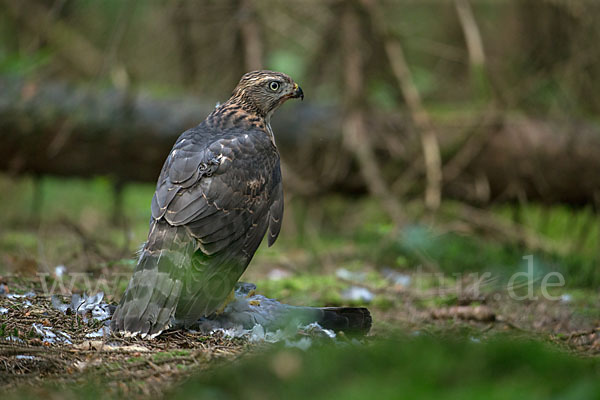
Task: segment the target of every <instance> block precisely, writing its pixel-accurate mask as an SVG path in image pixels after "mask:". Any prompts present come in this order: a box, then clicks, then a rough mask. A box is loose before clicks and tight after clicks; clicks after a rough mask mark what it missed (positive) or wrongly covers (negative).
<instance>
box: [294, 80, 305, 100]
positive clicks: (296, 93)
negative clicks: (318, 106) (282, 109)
mask: <svg viewBox="0 0 600 400" xmlns="http://www.w3.org/2000/svg"><path fill="white" fill-rule="evenodd" d="M291 97H292V98H294V99H297V98H300V100H304V92H303V91H302V88H301V87H300V86H298V84H297V83H294V92H293V93H292V96H291Z"/></svg>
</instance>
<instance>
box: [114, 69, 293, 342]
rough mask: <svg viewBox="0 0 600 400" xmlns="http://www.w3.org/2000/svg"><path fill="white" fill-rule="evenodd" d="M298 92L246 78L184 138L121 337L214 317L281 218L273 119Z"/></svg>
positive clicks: (159, 201)
mask: <svg viewBox="0 0 600 400" xmlns="http://www.w3.org/2000/svg"><path fill="white" fill-rule="evenodd" d="M298 97H303V93H302V89H300V87H298V85H297V84H295V83H294V82H293V80H292V79H291V78H290V77H289V76H287V75H285V74H282V73H279V72H273V71H254V72H250V73H247V74H245V75H244V76H243V77H242V78H241V80H240V82H239V84H238V85H237V86H236V88H235V89H234V91H233V94H232V96H231V98H230V99H229V100H228V101H227V102H225V103H224V104H222V105H221V106H219V107H217V108H216V109H215V110H214V111H213V112H212V113H211V114H210V115H209V116H208V117H207V118H206V119H205V120H204V121H203V122H202V123H201V124H200V125H198V126H196V127H194V128H192V129H190V130H188V131H186V132H184V133H183V134H182V135H181V136H180V137H179V139H178V140H177V142H176V143H175V145H174V146H173V150H172V151H171V153H170V154H169V156H168V158H167V160H166V162H165V164H164V166H163V169H162V172H161V174H160V177H159V179H158V184H157V186H156V192H155V194H154V197H153V199H152V218H151V221H150V232H149V234H148V240H147V242H146V243H145V245H144V247H143V249H142V251H141V255H140V258H139V261H138V264H137V267H136V269H135V271H134V274H133V276H132V278H131V280H130V282H129V285H128V288H127V290H126V292H125V294H124V296H123V299H122V300H121V303H120V304H119V306H118V308H117V310H116V311H115V314H114V316H113V319H112V322H111V327H112V328H113V329H114V330H118V331H128V332H137V333H141V334H146V333H148V334H155V333H158V332H160V331H162V330H163V329H165V328H166V327H168V326H169V325H170V324H171V323H172V322H173V321H174V320H177V321H179V322H182V323H183V324H184V325H188V324H190V323H193V322H195V321H196V320H197V319H198V318H200V317H202V316H205V315H209V314H210V313H212V312H214V311H215V310H216V309H217V308H218V307H219V306H220V305H221V304H222V303H223V301H224V300H225V299H226V297H227V296H228V295H229V293H230V292H231V290H232V289H233V287H234V285H235V283H236V282H237V280H238V279H239V277H240V275H241V274H242V273H243V272H244V270H245V269H246V267H247V266H248V263H249V262H250V260H251V259H252V256H253V255H254V252H255V251H256V249H257V248H258V246H259V244H260V242H261V241H262V238H263V237H264V235H265V233H266V232H267V231H268V243H269V245H271V244H273V243H274V242H275V239H276V238H277V235H278V234H279V230H280V228H281V220H282V216H283V191H282V184H281V171H280V167H279V153H278V151H277V147H276V146H275V140H274V137H273V132H272V130H271V126H270V119H271V115H272V114H273V112H274V111H275V110H276V109H277V108H278V107H279V106H280V105H281V104H283V103H284V102H285V101H286V100H287V99H290V98H298Z"/></svg>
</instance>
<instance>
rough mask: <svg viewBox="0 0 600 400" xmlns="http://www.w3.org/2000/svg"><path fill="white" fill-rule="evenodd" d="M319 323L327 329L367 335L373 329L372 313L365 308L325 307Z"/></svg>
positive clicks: (321, 309)
mask: <svg viewBox="0 0 600 400" xmlns="http://www.w3.org/2000/svg"><path fill="white" fill-rule="evenodd" d="M316 310H318V311H319V312H320V313H321V314H320V317H318V319H317V321H316V322H318V323H319V325H321V326H322V327H323V328H325V329H331V330H332V331H335V332H339V331H343V332H344V333H348V334H360V335H365V334H367V333H368V332H369V330H370V329H371V324H372V319H371V313H370V312H369V310H368V309H366V308H364V307H323V308H317V309H316Z"/></svg>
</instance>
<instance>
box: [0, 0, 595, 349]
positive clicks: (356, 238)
mask: <svg viewBox="0 0 600 400" xmlns="http://www.w3.org/2000/svg"><path fill="white" fill-rule="evenodd" d="M599 18H600V2H597V1H593V0H589V1H585V0H582V1H569V0H514V1H509V0H504V1H501V0H497V1H495V0H447V1H444V0H438V1H417V0H414V1H411V0H403V1H391V0H382V1H376V0H348V1H342V0H328V1H317V0H300V1H283V0H280V1H278V0H265V1H259V0H222V1H192V0H161V1H159V0H155V1H137V0H103V1H92V0H77V1H76V0H0V130H1V136H0V202H1V204H2V213H1V214H0V275H2V274H5V275H6V276H18V277H22V276H28V275H29V276H35V273H36V272H47V273H49V274H50V275H53V274H55V268H56V266H58V265H64V266H66V269H67V270H68V271H70V272H74V271H84V272H89V273H92V274H93V276H94V277H95V278H96V279H98V280H99V282H101V283H102V282H106V285H109V283H108V282H109V281H110V278H109V276H110V275H111V274H112V273H114V272H115V271H119V272H123V273H130V272H131V270H132V268H133V266H134V261H132V259H133V253H134V251H135V249H136V248H137V247H138V246H139V244H140V243H141V242H143V241H144V240H145V236H146V234H147V222H148V218H149V216H150V212H149V209H150V207H149V206H150V200H151V197H152V193H153V190H154V185H155V181H156V178H157V176H158V173H159V171H160V168H161V166H162V163H163V162H164V159H165V157H166V155H167V154H168V152H169V150H170V148H171V146H172V145H173V143H174V142H175V140H176V138H177V136H178V135H179V134H180V133H181V132H183V131H184V130H185V129H187V128H189V127H191V126H194V125H196V124H197V123H199V122H200V121H201V120H203V119H204V118H205V116H206V115H207V114H208V113H209V112H210V110H211V109H212V108H213V107H214V106H215V104H217V103H218V102H223V101H225V100H226V99H227V98H228V96H229V94H230V92H231V90H232V89H233V87H234V86H235V85H236V83H237V82H238V80H239V78H240V76H241V75H242V74H243V73H245V72H247V71H249V70H254V69H263V68H264V69H272V70H278V71H282V72H285V73H287V74H289V75H290V76H292V78H293V79H294V80H295V81H296V82H298V83H299V84H300V86H301V87H302V88H303V90H304V93H305V100H304V102H302V103H300V102H289V103H288V104H286V105H285V106H283V107H282V109H281V110H279V111H278V113H277V114H276V115H275V117H274V121H273V128H274V131H275V136H276V140H277V144H278V147H279V149H280V152H281V154H282V168H283V179H284V186H285V194H286V214H285V218H284V224H283V230H282V234H281V235H280V238H279V240H278V242H277V244H276V245H275V246H274V247H273V248H270V249H267V248H266V246H263V248H261V249H260V250H259V252H258V253H257V256H256V257H255V260H254V261H253V263H252V264H251V265H250V267H249V269H248V271H247V273H246V275H245V276H244V277H243V279H245V280H249V281H253V282H257V283H258V285H259V291H262V292H263V293H265V294H266V295H270V296H275V297H277V298H279V299H281V300H284V301H287V302H290V303H294V304H309V305H323V304H327V305H340V304H348V303H353V304H369V307H371V308H372V310H373V311H374V313H375V327H374V331H375V332H376V333H377V332H388V330H390V329H392V327H398V326H401V327H404V328H407V329H408V330H412V329H423V324H426V323H428V321H429V319H431V318H430V317H431V316H434V317H436V318H438V317H440V315H442V317H440V318H442V319H443V318H445V317H444V316H447V314H443V313H442V314H439V313H438V314H436V312H438V310H439V309H440V307H446V308H444V309H446V310H447V309H448V308H447V307H450V306H457V305H459V306H462V305H472V306H474V307H475V306H479V305H481V304H483V305H485V306H486V307H490V309H491V311H490V312H492V313H496V314H497V315H499V313H503V314H504V315H505V316H509V317H510V318H512V319H511V320H512V321H513V322H515V321H518V324H520V326H521V328H523V327H524V326H525V325H526V326H527V327H528V329H531V330H533V331H539V330H543V331H544V332H547V333H548V332H549V333H553V334H555V333H560V332H563V333H564V332H571V331H574V330H580V329H587V328H590V327H596V326H598V325H599V323H598V321H599V320H600V312H599V311H598V310H599V309H600V307H599V306H600V298H599V296H598V294H599V293H598V288H599V287H600V268H599V261H600V246H599V244H600V216H599V214H598V210H599V207H600V173H599V171H600V124H599V121H598V115H600V95H598V93H599V92H600V63H599V62H598V60H600V47H599V46H598V43H599V41H600V24H599V23H598V21H599V20H600V19H599ZM529 254H533V255H534V263H533V265H534V274H535V276H536V278H538V277H541V276H543V275H544V274H546V273H548V272H553V271H556V272H560V273H561V274H562V275H563V276H564V277H565V283H566V286H565V287H564V288H563V287H561V288H556V291H554V292H552V293H553V294H555V295H557V296H558V297H559V298H560V299H561V300H559V301H555V302H550V303H551V304H550V303H547V302H543V303H542V304H540V303H532V302H526V303H521V304H520V305H519V306H518V307H517V308H510V307H512V306H510V307H508V306H506V305H505V304H504V303H503V301H504V300H506V296H505V294H506V293H505V291H501V290H500V288H501V287H502V285H504V284H505V283H506V280H507V279H508V277H509V276H510V275H511V274H513V273H515V272H518V271H523V270H525V269H526V263H525V261H524V260H523V256H526V255H529ZM423 270H424V271H427V272H433V273H444V274H445V275H444V278H443V279H437V280H435V282H432V281H431V282H430V281H423V280H420V281H417V280H416V279H415V278H414V276H415V274H416V273H417V271H423ZM484 271H491V272H493V274H494V275H493V276H494V278H493V279H490V280H489V281H486V282H485V286H486V288H487V290H488V291H487V292H486V293H487V294H484V296H483V297H477V298H471V297H469V296H470V295H471V294H470V293H468V291H465V290H464V288H465V287H469V284H471V283H472V281H470V280H469V279H470V278H468V277H465V276H462V277H456V275H453V274H457V273H465V272H484ZM6 279H8V278H6ZM11 279H12V278H11ZM457 283H461V285H460V288H461V289H460V290H458V289H456V287H457V286H456V284H457ZM125 284H126V278H125V279H124V280H123V281H122V282H121V284H120V286H119V290H117V291H116V292H114V293H110V296H111V297H109V299H114V300H116V299H118V298H119V297H120V293H121V292H120V291H122V290H123V289H124V285H125ZM390 285H391V286H390ZM440 285H442V286H444V290H440V287H439V286H440ZM536 285H537V284H536ZM433 286H435V287H436V291H435V295H434V296H431V293H432V292H431V291H430V289H431V288H432V287H433ZM356 287H359V288H361V290H362V289H365V290H366V291H364V290H363V291H358V292H356V291H354V292H352V289H353V288H356ZM448 288H451V289H448ZM504 288H505V286H504ZM537 289H539V286H536V290H537ZM353 293H354V294H355V293H359V295H354V294H353ZM491 293H493V294H498V293H500V295H498V296H495V297H492V296H491ZM478 296H479V294H478ZM486 296H487V297H486ZM500 310H501V311H500ZM450 316H451V317H452V316H454V318H455V319H456V318H462V317H464V315H463V316H462V317H461V316H458V317H457V316H456V315H454V314H452V315H450ZM466 319H475V320H477V318H475V317H474V318H469V317H468V316H467V317H466ZM582 321H583V322H582ZM479 322H481V321H479ZM515 324H517V323H516V322H515ZM513 325H514V324H513ZM452 327H454V325H453V326H452ZM446 328H448V327H447V326H446V325H444V327H443V329H446ZM431 329H434V330H437V329H439V326H438V327H436V328H431ZM590 340H591V342H589V343H587V344H586V346H587V345H589V346H590V347H588V350H589V351H592V352H594V354H595V353H597V351H598V349H599V348H600V338H599V337H598V335H596V336H594V337H592V338H591V339H590ZM594 346H596V347H594ZM590 349H595V350H590Z"/></svg>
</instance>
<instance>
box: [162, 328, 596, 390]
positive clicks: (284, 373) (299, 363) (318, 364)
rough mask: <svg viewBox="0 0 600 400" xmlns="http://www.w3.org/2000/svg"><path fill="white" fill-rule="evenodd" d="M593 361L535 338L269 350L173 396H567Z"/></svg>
mask: <svg viewBox="0 0 600 400" xmlns="http://www.w3.org/2000/svg"><path fill="white" fill-rule="evenodd" d="M599 367H600V364H599V362H598V360H582V359H578V358H575V357H572V356H569V355H567V354H561V353H558V352H557V351H556V350H553V349H550V348H548V347H547V346H545V345H543V344H540V343H535V342H522V341H515V340H514V339H513V340H507V339H504V338H497V339H492V340H490V341H489V342H487V343H485V342H483V343H475V342H473V341H471V340H468V339H467V340H448V339H443V338H436V337H423V338H412V339H406V338H401V339H394V340H389V341H380V342H376V343H373V344H371V345H368V346H358V347H355V346H347V347H338V348H332V347H325V348H321V349H318V350H312V351H309V352H307V353H303V352H300V351H292V350H290V349H283V348H281V349H277V350H274V351H271V352H270V353H268V354H263V355H260V356H258V357H255V358H252V359H247V360H244V361H243V362H241V363H239V364H235V365H233V366H231V367H229V368H223V369H219V370H217V371H215V372H214V373H209V374H202V375H200V376H198V377H196V378H194V379H191V380H190V381H189V382H187V383H186V384H184V385H183V386H182V387H181V388H180V389H178V390H177V391H176V392H175V393H173V397H174V398H210V399H234V398H248V399H279V398H286V399H306V398H313V399H364V398H378V399H388V398H389V399H393V398H407V399H416V398H419V399H421V398H436V399H514V398H527V399H575V398H593V397H595V396H596V395H597V393H598V390H600V379H598V378H600V374H599V371H600V369H599Z"/></svg>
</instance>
